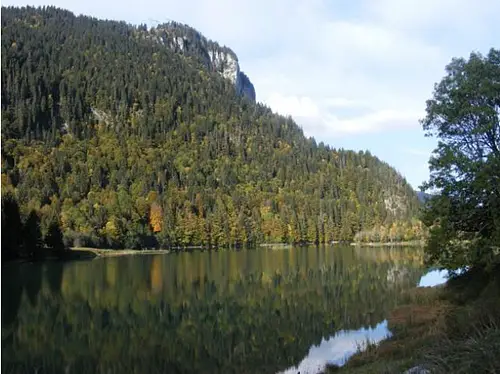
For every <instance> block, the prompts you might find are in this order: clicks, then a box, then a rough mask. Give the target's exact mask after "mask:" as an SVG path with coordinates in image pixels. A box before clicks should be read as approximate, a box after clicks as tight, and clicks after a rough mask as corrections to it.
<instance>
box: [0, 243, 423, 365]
mask: <svg viewBox="0 0 500 374" xmlns="http://www.w3.org/2000/svg"><path fill="white" fill-rule="evenodd" d="M421 255H422V253H421V250H420V249H418V248H392V249H389V248H355V247H349V246H331V247H319V248H317V247H302V248H300V247H297V248H279V249H273V248H258V249H253V250H241V251H204V252H202V251H195V252H190V253H178V254H163V255H142V256H122V257H114V258H100V259H95V260H89V261H75V262H44V263H34V264H29V263H25V264H7V265H4V266H2V372H34V370H33V368H38V373H42V372H43V373H59V372H61V373H62V372H64V373H94V372H103V373H104V372H105V373H126V372H135V373H278V372H285V373H296V372H299V371H300V372H301V373H317V372H318V371H320V370H321V369H322V368H324V366H325V364H326V363H337V364H342V363H344V361H345V360H346V358H347V357H348V356H349V355H350V354H352V353H353V352H354V351H355V350H356V348H357V347H358V346H359V345H362V344H363V343H365V342H366V341H367V340H371V341H379V340H381V339H383V338H385V337H386V336H387V335H388V334H390V332H389V330H388V327H387V322H386V318H387V316H388V313H389V311H390V310H391V309H392V308H394V307H395V306H396V305H397V303H398V301H400V300H401V294H402V292H403V291H404V290H406V289H409V288H412V287H415V286H417V285H418V284H419V280H420V278H421V276H422V275H423V273H424V268H423V266H422V256H421Z"/></svg>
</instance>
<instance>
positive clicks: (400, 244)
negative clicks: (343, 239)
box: [350, 240, 425, 247]
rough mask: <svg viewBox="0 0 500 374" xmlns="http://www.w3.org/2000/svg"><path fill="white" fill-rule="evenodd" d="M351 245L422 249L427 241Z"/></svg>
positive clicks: (358, 243) (357, 243) (357, 244)
mask: <svg viewBox="0 0 500 374" xmlns="http://www.w3.org/2000/svg"><path fill="white" fill-rule="evenodd" d="M350 245H352V246H354V247H422V246H424V245H425V241H423V240H411V241H407V242H384V243H378V242H368V243H361V242H352V243H351V244H350Z"/></svg>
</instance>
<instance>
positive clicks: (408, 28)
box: [2, 0, 500, 188]
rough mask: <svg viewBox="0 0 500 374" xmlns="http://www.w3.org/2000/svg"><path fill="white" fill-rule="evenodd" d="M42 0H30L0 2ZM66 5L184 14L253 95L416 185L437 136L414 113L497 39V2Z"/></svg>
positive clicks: (133, 19)
mask: <svg viewBox="0 0 500 374" xmlns="http://www.w3.org/2000/svg"><path fill="white" fill-rule="evenodd" d="M28 4H29V5H49V4H48V3H46V2H44V1H41V0H36V1H34V2H33V1H32V2H28V3H27V2H24V1H17V0H7V1H3V2H2V5H28ZM50 5H55V6H59V7H62V8H66V9H69V10H71V11H73V12H74V13H76V14H86V15H91V16H95V17H99V18H108V19H116V20H125V21H127V22H130V23H135V24H137V23H148V24H150V25H151V24H154V23H155V22H156V21H159V22H164V21H167V20H175V21H178V22H183V23H187V24H189V25H191V26H193V27H195V28H196V29H198V30H199V31H201V32H202V33H203V34H204V35H205V36H206V37H208V38H210V39H213V40H216V41H218V42H219V43H221V44H225V45H227V46H229V47H231V48H232V49H233V50H234V51H235V52H236V54H237V55H238V57H239V61H240V66H241V69H242V70H243V71H245V72H246V73H247V74H248V75H249V77H250V79H251V80H252V82H253V83H254V85H255V88H256V91H257V100H258V101H262V102H264V103H266V104H268V105H269V106H270V107H271V108H273V109H274V110H275V111H278V112H280V113H282V114H290V115H292V116H293V117H294V118H295V119H296V121H297V122H298V123H299V124H300V125H301V126H302V128H303V129H304V131H305V133H306V134H307V135H310V136H314V137H315V138H316V139H317V140H318V141H323V142H325V143H327V144H330V145H332V146H333V147H336V148H340V147H343V148H349V149H355V150H370V152H371V153H372V154H374V155H376V156H378V157H380V158H381V159H383V160H384V161H387V162H388V163H389V164H391V165H393V166H394V167H395V168H396V169H397V170H399V171H400V172H401V173H402V174H403V175H405V176H406V178H407V180H408V181H409V182H410V183H411V184H412V185H413V187H415V188H417V187H418V186H419V185H420V184H421V182H422V181H424V180H425V179H427V177H428V168H427V161H428V159H429V156H430V152H431V151H432V149H433V148H434V147H435V144H436V141H435V140H433V139H429V138H425V137H424V135H423V131H422V130H421V126H420V124H419V122H418V120H419V119H420V118H422V117H423V116H424V115H425V101H426V100H427V99H429V98H430V97H431V94H432V90H433V86H434V83H435V82H437V81H439V80H440V79H441V78H442V77H443V75H444V67H445V65H446V64H447V63H449V62H450V60H451V58H452V57H460V56H463V57H467V56H468V55H469V54H470V52H471V51H473V50H475V51H479V52H482V53H487V51H488V50H489V49H490V48H491V47H495V48H498V47H499V45H498V43H499V37H500V22H498V15H499V14H500V1H498V0H476V1H470V0H353V1H345V0H330V1H326V0H274V1H273V0H182V1H179V0H141V1H131V0H123V1H102V0H86V1H80V0H78V1H77V0H51V3H50Z"/></svg>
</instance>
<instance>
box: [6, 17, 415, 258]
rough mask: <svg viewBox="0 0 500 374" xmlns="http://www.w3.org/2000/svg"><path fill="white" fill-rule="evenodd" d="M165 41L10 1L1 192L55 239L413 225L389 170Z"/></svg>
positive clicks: (302, 232) (411, 206)
mask: <svg viewBox="0 0 500 374" xmlns="http://www.w3.org/2000/svg"><path fill="white" fill-rule="evenodd" d="M167 26H168V27H167ZM167 26H165V27H166V28H168V30H172V28H176V27H178V30H179V31H178V32H181V31H182V30H191V29H188V28H185V27H184V26H179V25H176V24H169V25H167ZM151 35H152V31H151V30H148V29H147V28H146V27H145V26H143V25H141V26H132V25H128V24H126V23H123V22H114V21H101V20H97V19H95V18H90V17H84V16H79V17H76V16H74V15H73V14H72V13H71V12H68V11H66V10H61V9H57V8H53V7H45V8H29V7H28V8H12V7H8V8H5V7H2V62H1V63H2V87H1V88H2V92H1V95H2V195H5V194H9V195H11V196H12V197H14V199H15V200H16V201H17V202H18V204H19V206H20V210H21V216H22V217H28V215H29V214H30V212H35V213H36V214H37V215H38V216H39V217H40V219H41V229H42V234H43V235H45V234H46V233H47V230H48V228H49V226H50V224H51V222H54V220H56V221H57V222H59V224H60V226H61V228H62V231H63V234H64V239H65V242H66V244H67V245H76V246H97V247H113V248H121V247H128V248H141V247H157V246H162V247H168V246H187V245H204V246H232V245H243V244H253V243H258V242H289V243H291V242H294V243H298V242H327V241H332V240H351V239H353V237H354V235H355V234H356V233H357V232H359V231H362V230H368V229H370V228H372V227H380V226H381V225H385V226H387V227H391V225H392V226H394V225H393V223H394V222H401V223H404V222H411V219H412V218H413V216H414V215H415V214H416V211H417V209H418V207H419V202H418V199H417V197H416V194H415V192H414V191H413V190H412V189H411V187H410V186H409V184H408V183H407V182H406V181H405V180H404V178H403V177H402V176H401V175H400V174H398V173H397V172H396V171H395V170H394V169H393V168H391V167H390V166H389V165H387V164H386V163H384V162H382V161H380V160H378V159H377V158H376V157H374V156H372V155H371V154H370V153H369V152H353V151H346V150H339V149H332V148H330V147H328V146H325V145H324V144H322V143H320V144H317V143H316V142H315V141H314V139H307V138H306V137H305V136H304V135H303V132H302V130H301V129H300V127H299V126H298V125H297V124H296V123H295V122H294V121H293V120H292V119H291V118H286V117H282V116H280V115H277V114H274V113H273V112H272V111H271V110H270V109H269V108H267V107H265V106H263V105H261V104H258V103H254V102H253V101H252V100H251V99H249V98H248V95H242V94H241V92H238V87H236V86H235V84H234V82H233V81H231V79H227V78H225V77H224V76H223V75H221V74H219V73H220V72H217V71H214V69H210V68H207V64H206V63H205V60H204V58H205V57H204V56H199V57H197V55H196V54H195V53H194V52H193V51H195V49H192V50H191V52H190V53H189V54H187V53H180V52H179V51H176V50H175V49H173V48H171V47H169V46H168V45H165V44H163V43H159V42H158V41H157V40H155V38H151V37H150V36H151ZM245 79H248V78H246V76H245ZM4 213H5V212H4V210H2V226H3V225H4V222H7V221H8V220H9V217H8V216H6V214H4ZM24 219H26V218H24ZM396 227H399V226H397V225H396ZM401 227H402V226H401ZM417 231H418V230H412V226H411V225H406V226H405V233H404V235H402V237H404V238H405V239H413V238H414V236H415V235H419V233H418V232H417ZM2 251H4V245H2Z"/></svg>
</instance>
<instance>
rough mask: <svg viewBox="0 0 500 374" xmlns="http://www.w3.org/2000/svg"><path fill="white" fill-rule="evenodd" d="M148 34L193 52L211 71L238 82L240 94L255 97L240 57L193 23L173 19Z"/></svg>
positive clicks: (177, 50)
mask: <svg viewBox="0 0 500 374" xmlns="http://www.w3.org/2000/svg"><path fill="white" fill-rule="evenodd" d="M147 33H148V37H149V38H151V39H153V40H155V41H156V42H157V43H159V44H161V45H165V46H168V47H169V48H171V49H172V50H174V51H175V52H178V53H182V54H185V55H188V56H193V57H196V58H198V59H200V60H201V62H202V63H203V64H204V65H205V66H206V67H207V69H209V70H211V71H216V72H218V73H219V74H220V75H222V76H223V77H224V78H226V79H228V80H229V81H231V82H232V83H233V84H234V87H235V89H236V92H237V93H238V95H242V96H245V97H247V98H248V99H250V100H252V101H255V97H256V95H255V88H254V86H253V84H252V82H251V81H250V79H249V78H248V77H247V76H246V75H245V73H243V72H242V71H241V70H240V65H239V63H238V57H237V56H236V54H235V53H234V52H233V51H232V50H231V49H230V48H227V47H222V46H220V45H219V44H218V43H216V42H213V41H211V40H208V39H206V38H205V37H204V36H203V35H201V34H200V33H199V32H198V31H196V30H195V29H193V28H192V27H189V26H186V25H182V24H179V23H176V22H170V23H166V24H163V25H158V26H156V27H153V28H151V30H149V31H148V32H147Z"/></svg>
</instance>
